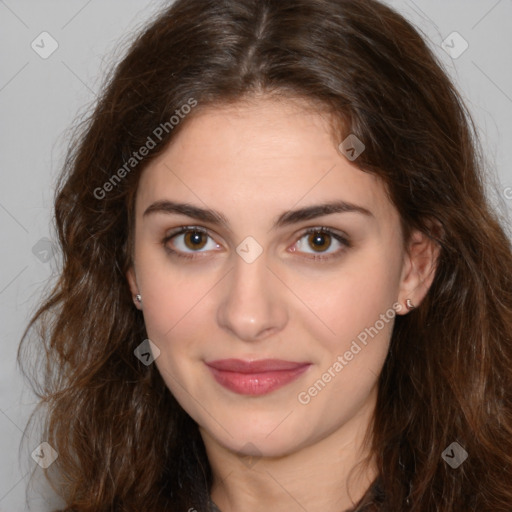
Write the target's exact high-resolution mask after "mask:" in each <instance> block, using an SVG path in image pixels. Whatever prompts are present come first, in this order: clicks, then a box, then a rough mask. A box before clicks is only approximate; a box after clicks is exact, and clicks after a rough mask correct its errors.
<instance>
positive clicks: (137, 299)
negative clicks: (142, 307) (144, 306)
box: [135, 293, 142, 303]
mask: <svg viewBox="0 0 512 512" xmlns="http://www.w3.org/2000/svg"><path fill="white" fill-rule="evenodd" d="M135 300H136V301H137V302H139V303H140V302H142V296H141V295H140V293H137V295H135Z"/></svg>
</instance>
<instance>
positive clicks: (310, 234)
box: [292, 227, 351, 261]
mask: <svg viewBox="0 0 512 512" xmlns="http://www.w3.org/2000/svg"><path fill="white" fill-rule="evenodd" d="M303 240H305V242H303ZM333 242H334V245H336V244H338V245H339V246H341V248H340V249H338V250H337V251H332V252H330V253H327V252H326V251H327V249H330V248H331V247H332V246H333ZM308 247H312V248H313V251H312V252H309V253H308V251H306V250H305V249H306V248H308ZM348 247H351V244H350V242H349V241H348V239H347V238H346V237H345V236H342V235H341V234H339V233H335V232H334V231H332V230H330V229H328V228H324V227H320V228H311V229H308V230H307V231H306V232H305V233H304V234H303V235H302V236H301V238H300V239H299V240H298V241H297V243H296V244H295V245H294V246H293V249H292V252H297V251H298V250H299V251H300V252H306V253H307V254H312V255H313V256H305V258H306V259H311V260H323V261H325V260H330V259H333V258H337V257H339V256H341V255H342V253H344V252H345V250H346V249H347V248H348ZM315 253H316V254H315ZM319 253H320V255H318V254H319ZM324 253H326V254H328V256H324V255H323V254H324Z"/></svg>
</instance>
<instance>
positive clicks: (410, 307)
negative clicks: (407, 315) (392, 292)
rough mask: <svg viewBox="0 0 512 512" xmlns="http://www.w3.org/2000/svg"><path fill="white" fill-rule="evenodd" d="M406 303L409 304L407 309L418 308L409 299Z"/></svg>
mask: <svg viewBox="0 0 512 512" xmlns="http://www.w3.org/2000/svg"><path fill="white" fill-rule="evenodd" d="M405 303H406V304H407V307H408V308H409V309H414V308H415V307H416V306H415V305H414V304H413V303H412V302H411V299H407V300H406V301H405Z"/></svg>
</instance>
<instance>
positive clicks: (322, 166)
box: [137, 98, 396, 220]
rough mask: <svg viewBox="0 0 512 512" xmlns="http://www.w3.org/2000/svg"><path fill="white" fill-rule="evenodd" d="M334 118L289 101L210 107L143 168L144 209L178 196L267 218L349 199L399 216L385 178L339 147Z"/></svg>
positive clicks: (382, 214) (140, 204)
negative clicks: (295, 208) (365, 168)
mask: <svg viewBox="0 0 512 512" xmlns="http://www.w3.org/2000/svg"><path fill="white" fill-rule="evenodd" d="M330 121H331V119H329V118H328V116H327V115H325V113H322V112H319V111H318V110H315V109H314V108H312V106H311V105H306V104H304V103H301V102H300V101H290V100H288V101H287V100H283V99H269V98H261V99H258V100H253V101H250V102H243V103H237V104H231V105H219V106H210V107H208V108H204V109H203V110H200V111H198V112H196V113H195V114H194V116H193V117H191V118H190V119H188V120H187V122H186V124H185V125H184V126H183V128H182V130H181V131H180V132H178V134H177V136H176V137H175V138H174V139H173V140H172V142H171V144H170V145H169V146H168V147H167V148H166V149H165V150H164V151H163V153H162V154H161V155H159V156H158V158H156V159H155V160H154V161H152V162H151V163H150V164H149V165H148V166H147V168H146V169H145V170H144V171H143V174H142V176H141V179H140V182H139V190H138V193H137V210H138V213H139V215H140V214H141V210H142V209H143V208H145V207H147V206H148V205H149V204H151V202H154V201H157V200H162V199H173V200H180V201H189V202H193V203H195V204H200V205H201V203H203V204H202V206H204V204H206V205H208V206H210V207H212V208H215V209H216V210H219V211H223V212H226V216H227V217H229V216H231V215H234V216H240V215H243V212H244V211H247V212H251V215H252V216H254V215H255V214H257V215H258V216H260V217H265V216H266V215H272V216H274V215H275V214H276V213H280V212H281V211H283V210H284V209H288V208H291V207H292V206H294V205H297V206H307V205H309V204H316V203H318V202H321V201H322V202H325V201H331V200H340V199H341V200H346V201H348V202H352V203H357V204H360V205H361V206H363V207H365V208H368V209H370V210H372V212H373V213H374V215H375V216H376V217H378V218H381V219H389V220H391V217H393V216H395V217H396V212H394V211H393V210H394V208H393V206H392V205H391V203H390V202H389V200H388V198H387V195H386V193H385V186H384V183H383V182H382V180H381V179H380V178H378V177H377V176H375V175H372V174H369V173H365V172H363V171H361V170H360V169H358V168H357V167H356V165H355V164H356V163H357V162H350V161H349V160H348V159H347V158H346V157H345V156H344V155H343V154H342V153H341V152H340V151H339V149H338V145H339V143H340V142H341V141H337V140H336V135H335V134H334V131H333V129H332V124H331V122H330ZM395 220H396V219H395Z"/></svg>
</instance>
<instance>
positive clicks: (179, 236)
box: [162, 226, 220, 259]
mask: <svg viewBox="0 0 512 512" xmlns="http://www.w3.org/2000/svg"><path fill="white" fill-rule="evenodd" d="M208 238H211V237H210V235H209V234H208V231H207V230H205V229H204V228H200V227H198V226H182V227H181V228H179V229H178V230H177V231H174V232H172V233H169V234H168V235H167V236H166V237H165V238H164V239H163V240H162V244H163V246H164V248H165V250H166V251H167V252H169V253H170V254H172V255H175V256H178V257H180V258H187V259H194V258H195V257H196V256H195V255H194V254H193V253H197V252H205V251H200V249H204V248H205V247H206V249H207V250H214V249H218V248H220V245H219V244H217V243H215V242H213V240H212V244H211V246H210V247H207V242H208ZM171 240H173V243H172V245H173V246H174V247H176V249H177V250H174V249H173V248H171V247H170V246H169V242H170V241H171ZM174 240H177V241H174ZM212 246H213V247H212ZM187 253H188V254H187Z"/></svg>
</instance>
